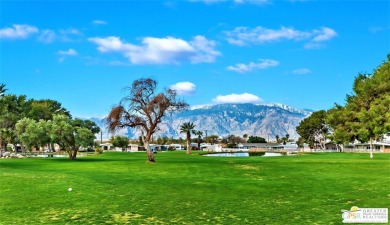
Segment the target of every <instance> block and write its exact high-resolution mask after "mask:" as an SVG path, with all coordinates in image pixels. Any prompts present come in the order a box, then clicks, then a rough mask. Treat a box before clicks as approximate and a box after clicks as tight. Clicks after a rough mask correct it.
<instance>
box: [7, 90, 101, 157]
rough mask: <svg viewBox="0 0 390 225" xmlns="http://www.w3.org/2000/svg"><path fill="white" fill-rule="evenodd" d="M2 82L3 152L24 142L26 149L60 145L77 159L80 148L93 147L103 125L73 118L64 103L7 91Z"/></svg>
mask: <svg viewBox="0 0 390 225" xmlns="http://www.w3.org/2000/svg"><path fill="white" fill-rule="evenodd" d="M6 91H7V89H5V84H1V85H0V151H1V152H0V154H1V153H2V151H3V150H6V149H7V145H8V144H12V145H13V146H14V149H15V150H16V149H17V145H18V144H19V145H22V150H23V151H31V150H33V149H40V148H44V147H48V149H49V150H51V151H53V150H54V145H55V144H57V145H59V146H60V148H61V149H62V150H64V151H66V152H67V153H68V155H69V159H72V160H74V159H76V156H77V152H78V150H79V149H80V147H93V145H94V139H95V134H96V133H98V132H100V128H99V127H98V126H97V125H96V124H95V123H94V122H92V121H89V120H81V119H77V118H76V119H72V117H71V115H70V113H69V111H68V110H66V109H65V108H64V107H62V105H61V103H59V102H57V101H54V100H50V99H44V100H35V99H27V96H26V95H19V96H17V95H14V94H5V92H6Z"/></svg>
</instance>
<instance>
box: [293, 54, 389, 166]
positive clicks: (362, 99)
mask: <svg viewBox="0 0 390 225" xmlns="http://www.w3.org/2000/svg"><path fill="white" fill-rule="evenodd" d="M389 61H390V55H388V56H387V60H386V61H384V62H383V63H382V64H381V65H380V66H378V68H376V69H375V70H374V72H373V73H372V74H359V75H358V76H356V77H355V80H354V83H353V87H352V91H353V93H352V94H351V95H347V96H346V101H345V105H344V106H343V105H339V104H335V106H334V107H333V108H331V109H329V110H327V111H325V110H321V111H318V112H315V113H313V114H312V115H311V116H310V117H308V118H306V119H304V120H303V121H301V123H300V125H299V126H298V127H297V132H298V134H299V135H300V136H301V140H300V142H305V143H308V144H309V145H310V147H315V145H318V146H320V147H321V148H322V149H324V148H325V141H326V140H327V139H329V140H332V141H333V142H334V143H336V144H338V145H342V144H347V143H351V142H354V141H360V142H362V143H370V149H371V152H370V157H371V158H372V157H373V154H372V143H373V142H374V141H379V140H381V138H382V137H383V135H384V134H386V133H388V132H390V62H389Z"/></svg>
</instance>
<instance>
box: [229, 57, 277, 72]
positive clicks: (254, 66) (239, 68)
mask: <svg viewBox="0 0 390 225" xmlns="http://www.w3.org/2000/svg"><path fill="white" fill-rule="evenodd" d="M277 65H279V62H278V61H276V60H272V59H259V62H258V63H254V62H250V63H248V64H243V63H239V64H236V65H234V66H228V67H227V69H228V70H230V71H234V72H238V73H248V72H251V71H254V70H261V69H267V68H270V67H275V66H277Z"/></svg>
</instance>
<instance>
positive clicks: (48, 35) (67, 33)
mask: <svg viewBox="0 0 390 225" xmlns="http://www.w3.org/2000/svg"><path fill="white" fill-rule="evenodd" d="M81 35H83V33H82V32H81V31H80V30H78V29H76V28H68V29H60V30H58V31H54V30H51V29H45V30H42V31H41V32H40V35H39V37H38V41H41V42H44V43H52V42H54V41H56V40H57V41H63V42H69V41H74V39H75V38H77V37H78V36H81Z"/></svg>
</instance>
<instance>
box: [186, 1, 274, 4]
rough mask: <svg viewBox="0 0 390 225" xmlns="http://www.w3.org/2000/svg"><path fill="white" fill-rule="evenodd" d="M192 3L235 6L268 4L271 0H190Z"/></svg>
mask: <svg viewBox="0 0 390 225" xmlns="http://www.w3.org/2000/svg"><path fill="white" fill-rule="evenodd" d="M190 2H203V3H205V4H216V3H222V2H228V3H234V4H245V3H248V4H257V5H260V4H266V3H269V2H270V0H190Z"/></svg>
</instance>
